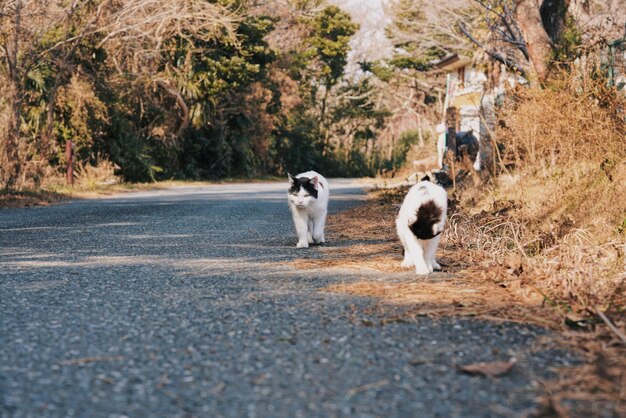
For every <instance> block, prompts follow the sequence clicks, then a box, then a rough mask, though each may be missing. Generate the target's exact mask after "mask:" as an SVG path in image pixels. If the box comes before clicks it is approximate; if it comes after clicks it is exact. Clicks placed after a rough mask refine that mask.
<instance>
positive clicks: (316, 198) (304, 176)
mask: <svg viewBox="0 0 626 418" xmlns="http://www.w3.org/2000/svg"><path fill="white" fill-rule="evenodd" d="M287 196H288V199H289V208H290V209H291V214H292V215H293V223H294V224H295V226H296V233H297V234H298V244H297V247H298V248H308V247H309V244H313V243H315V244H323V243H324V242H325V241H324V226H325V224H326V214H327V212H328V199H329V197H330V190H329V188H328V182H327V181H326V179H325V178H324V177H323V176H322V175H321V174H319V173H316V172H315V171H307V172H305V173H301V174H298V175H297V176H295V177H294V176H292V175H291V174H289V192H288V194H287Z"/></svg>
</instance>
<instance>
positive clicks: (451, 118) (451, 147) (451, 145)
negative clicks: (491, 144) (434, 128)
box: [446, 107, 458, 189]
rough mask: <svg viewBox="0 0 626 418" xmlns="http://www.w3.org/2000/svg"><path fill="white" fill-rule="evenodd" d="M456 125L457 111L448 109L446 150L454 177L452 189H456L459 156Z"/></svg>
mask: <svg viewBox="0 0 626 418" xmlns="http://www.w3.org/2000/svg"><path fill="white" fill-rule="evenodd" d="M456 125H457V111H456V108H454V107H449V108H447V109H446V127H447V128H448V132H447V134H446V148H447V149H448V151H447V155H448V163H449V164H450V174H451V177H452V187H453V188H454V189H456V164H455V163H456V159H457V156H458V155H457V154H458V149H457V143H456Z"/></svg>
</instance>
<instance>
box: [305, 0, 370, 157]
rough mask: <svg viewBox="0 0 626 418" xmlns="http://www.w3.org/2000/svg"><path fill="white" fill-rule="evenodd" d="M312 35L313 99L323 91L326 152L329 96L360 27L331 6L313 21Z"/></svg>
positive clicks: (321, 115)
mask: <svg viewBox="0 0 626 418" xmlns="http://www.w3.org/2000/svg"><path fill="white" fill-rule="evenodd" d="M311 29H312V34H311V36H310V37H309V38H308V39H307V40H306V41H307V43H308V44H309V45H310V48H309V49H308V51H307V52H306V53H305V57H306V58H308V59H309V60H310V61H311V63H312V65H313V68H315V70H314V74H313V75H312V80H311V82H312V84H313V86H312V89H311V92H312V99H313V100H314V101H315V100H317V95H318V92H319V90H321V97H320V99H319V100H320V105H319V115H318V118H319V123H320V126H321V127H322V134H323V136H324V141H323V147H322V152H323V153H324V152H325V151H326V148H327V147H328V141H329V137H330V135H329V129H328V128H329V123H330V120H329V119H328V99H329V97H330V94H331V92H332V89H333V87H335V85H337V83H338V81H339V80H340V79H341V78H342V77H343V75H344V69H345V66H346V63H347V56H348V51H349V50H350V46H349V45H348V43H349V42H350V37H351V36H352V35H354V33H355V32H356V31H357V29H358V25H356V24H355V23H352V20H351V19H350V16H349V15H348V14H347V13H344V12H342V11H341V10H340V9H339V8H338V7H336V6H329V7H326V8H325V9H323V10H322V11H321V12H320V13H318V14H317V15H316V16H315V17H314V18H313V20H312V22H311Z"/></svg>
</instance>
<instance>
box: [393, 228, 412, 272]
mask: <svg viewBox="0 0 626 418" xmlns="http://www.w3.org/2000/svg"><path fill="white" fill-rule="evenodd" d="M396 231H397V232H398V238H400V242H401V243H402V247H403V250H404V260H402V263H400V267H413V266H414V265H415V262H414V261H413V259H412V258H411V253H410V252H409V250H408V247H407V245H406V238H405V237H406V234H410V233H411V231H410V230H409V228H407V227H406V226H405V225H404V224H403V223H402V221H400V220H399V219H396Z"/></svg>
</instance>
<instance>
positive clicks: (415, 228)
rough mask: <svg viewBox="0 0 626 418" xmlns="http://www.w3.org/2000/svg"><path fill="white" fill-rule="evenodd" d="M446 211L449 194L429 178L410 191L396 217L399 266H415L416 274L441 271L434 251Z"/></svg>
mask: <svg viewBox="0 0 626 418" xmlns="http://www.w3.org/2000/svg"><path fill="white" fill-rule="evenodd" d="M447 210H448V194H447V193H446V191H445V190H444V189H443V187H441V186H438V185H436V184H434V183H431V182H430V178H428V176H426V177H424V178H423V179H422V181H420V182H419V183H417V184H416V185H414V186H413V187H411V189H409V192H408V193H407V195H406V197H405V198H404V202H403V203H402V206H401V207H400V213H399V214H398V217H397V218H396V228H397V231H398V237H399V238H400V241H402V245H403V246H404V260H403V261H402V264H401V265H402V267H415V273H417V274H419V275H426V274H430V273H432V272H433V270H439V269H441V267H440V266H439V264H438V263H437V261H436V260H435V251H437V247H438V246H439V241H440V240H441V233H442V232H443V228H444V226H445V224H446V212H447Z"/></svg>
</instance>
